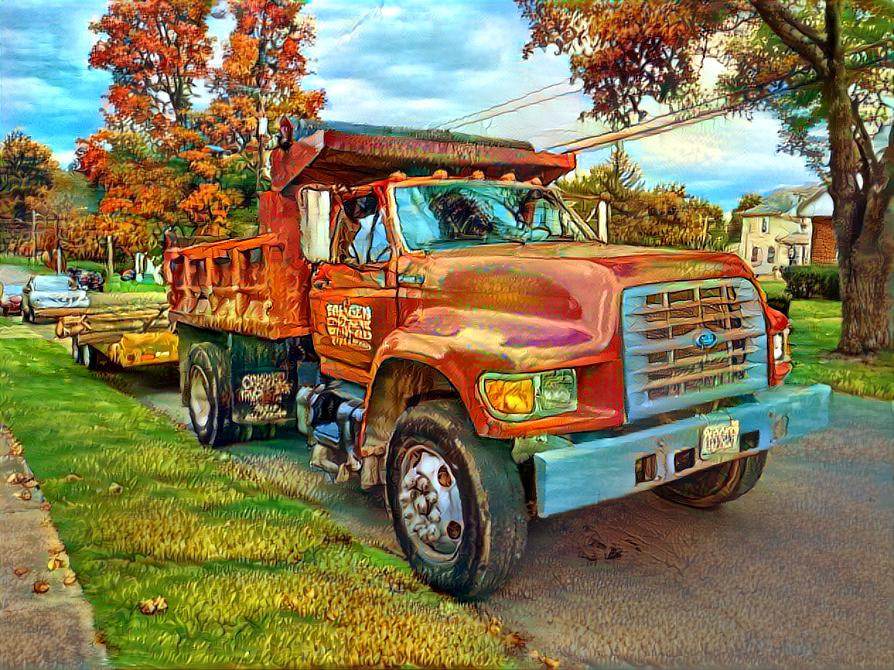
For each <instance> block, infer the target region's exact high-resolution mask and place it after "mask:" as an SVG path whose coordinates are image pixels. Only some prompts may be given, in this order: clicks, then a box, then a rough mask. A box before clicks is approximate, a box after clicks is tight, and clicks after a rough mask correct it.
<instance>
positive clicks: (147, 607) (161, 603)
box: [139, 596, 168, 616]
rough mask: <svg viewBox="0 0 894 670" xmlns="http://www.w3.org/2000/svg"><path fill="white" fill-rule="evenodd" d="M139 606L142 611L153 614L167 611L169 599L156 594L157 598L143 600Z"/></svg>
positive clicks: (148, 614) (149, 614)
mask: <svg viewBox="0 0 894 670" xmlns="http://www.w3.org/2000/svg"><path fill="white" fill-rule="evenodd" d="M139 607H140V612H142V613H143V614H145V615H147V616H153V615H155V614H161V613H163V612H166V611H167V609H168V601H167V600H165V599H164V597H162V596H156V597H155V598H149V599H148V600H141V601H140V605H139Z"/></svg>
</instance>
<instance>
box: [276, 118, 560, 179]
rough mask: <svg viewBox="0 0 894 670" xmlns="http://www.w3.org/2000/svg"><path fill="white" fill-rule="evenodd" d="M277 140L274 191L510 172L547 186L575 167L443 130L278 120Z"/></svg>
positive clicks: (511, 143) (512, 145)
mask: <svg viewBox="0 0 894 670" xmlns="http://www.w3.org/2000/svg"><path fill="white" fill-rule="evenodd" d="M280 136H281V139H282V138H283V137H284V139H285V141H284V142H282V143H281V146H279V147H278V148H277V149H275V150H274V151H273V156H272V159H271V164H272V165H271V167H272V171H271V174H272V185H271V186H272V189H273V190H274V191H281V190H282V189H284V188H286V187H287V186H289V185H291V184H299V185H302V184H323V185H327V186H329V185H345V186H357V185H360V184H367V183H370V182H374V181H378V180H382V179H386V178H387V177H388V176H389V175H390V174H392V173H394V172H398V171H400V172H403V173H405V174H407V175H409V176H422V175H429V174H431V173H432V172H433V171H434V170H446V171H447V173H448V174H449V175H451V176H464V175H470V174H471V173H472V172H473V171H475V170H481V171H482V172H483V173H484V174H485V176H487V177H490V178H498V177H500V176H502V175H503V174H505V173H507V172H513V173H515V175H516V176H517V177H518V178H519V179H520V180H529V179H533V178H534V177H537V178H539V179H540V180H541V181H542V182H543V183H544V184H548V183H550V182H552V181H554V180H555V179H558V178H559V177H561V176H562V175H563V174H565V173H566V172H568V171H570V170H573V169H574V166H575V163H576V161H575V157H574V155H573V154H552V153H549V152H538V151H534V148H533V146H532V145H531V144H530V143H528V142H522V141H518V140H507V139H499V138H492V137H482V136H479V135H467V134H464V133H454V132H450V131H446V130H422V129H419V130H417V129H413V128H402V127H391V126H367V125H359V124H350V123H337V122H326V123H324V122H321V121H307V120H305V119H302V120H300V121H294V122H293V121H291V120H286V119H284V120H283V121H282V122H281V124H280Z"/></svg>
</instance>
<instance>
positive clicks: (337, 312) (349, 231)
mask: <svg viewBox="0 0 894 670" xmlns="http://www.w3.org/2000/svg"><path fill="white" fill-rule="evenodd" d="M335 210H336V211H335V225H334V234H333V240H332V245H331V249H330V261H329V262H323V263H321V264H320V265H318V266H317V268H316V270H315V271H314V273H313V276H312V277H311V289H310V305H311V313H312V321H313V324H312V327H313V340H314V347H315V348H316V351H317V353H318V354H319V355H320V358H321V368H322V370H323V372H326V373H329V374H337V375H338V376H339V377H343V378H345V379H348V380H350V381H356V382H360V383H364V382H366V381H367V379H368V377H369V369H370V367H371V365H372V359H373V356H374V355H375V352H376V349H378V347H379V345H380V344H381V342H382V340H383V339H384V338H385V337H386V336H387V335H388V333H390V332H391V331H392V330H393V329H394V328H395V327H396V325H397V287H396V282H395V280H394V274H393V272H390V271H389V265H390V262H391V258H392V254H393V249H392V247H391V244H390V243H389V240H388V234H387V232H386V227H385V221H384V207H383V204H382V203H380V202H379V201H378V199H377V197H376V195H375V194H374V193H369V194H367V195H361V196H358V197H353V198H346V199H344V200H343V201H341V202H340V203H338V204H337V205H336V208H335Z"/></svg>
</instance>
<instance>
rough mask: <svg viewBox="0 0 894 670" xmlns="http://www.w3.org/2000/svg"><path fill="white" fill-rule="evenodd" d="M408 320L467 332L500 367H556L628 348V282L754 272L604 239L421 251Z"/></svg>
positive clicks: (438, 330)
mask: <svg viewBox="0 0 894 670" xmlns="http://www.w3.org/2000/svg"><path fill="white" fill-rule="evenodd" d="M403 272H404V273H406V274H416V275H422V278H423V283H422V286H421V288H420V289H419V290H418V291H413V292H411V293H410V294H408V295H411V296H413V297H412V298H410V299H408V301H407V304H406V307H407V309H405V310H404V314H406V315H407V316H406V321H405V324H404V327H405V328H407V329H408V330H410V331H412V332H415V333H420V334H422V333H425V334H428V335H434V336H439V337H450V338H458V340H461V341H462V342H463V343H464V344H463V345H462V346H467V347H469V348H470V349H471V350H472V351H475V352H478V353H479V354H482V355H486V357H487V358H488V359H489V360H488V362H487V364H488V365H489V366H490V367H491V368H492V369H493V368H494V366H496V369H501V368H503V369H510V368H518V367H519V366H523V367H525V368H529V369H537V368H542V369H548V368H550V367H553V366H556V365H576V364H587V363H591V362H596V361H597V360H605V359H607V358H612V357H616V356H617V355H618V354H619V349H618V342H617V337H616V336H617V334H618V320H619V316H620V299H621V294H622V292H623V290H624V289H625V288H626V287H628V286H639V285H644V284H655V283H660V282H670V281H685V280H698V279H708V278H717V277H746V278H749V279H751V278H752V277H753V274H752V272H751V270H750V269H749V268H748V266H747V265H745V264H744V263H743V262H742V260H741V259H739V258H738V257H737V256H734V255H732V254H726V253H715V252H705V251H680V250H669V249H651V248H640V247H629V246H617V245H605V244H601V243H595V242H594V243H580V242H568V243H533V244H526V245H521V244H499V245H486V246H485V245H483V246H478V247H470V248H463V249H453V250H449V251H441V252H433V253H430V254H426V255H425V256H424V257H416V258H414V259H413V260H412V261H410V265H409V266H408V267H407V268H406V269H405V270H403Z"/></svg>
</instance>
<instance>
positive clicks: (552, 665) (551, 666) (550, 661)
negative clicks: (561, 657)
mask: <svg viewBox="0 0 894 670" xmlns="http://www.w3.org/2000/svg"><path fill="white" fill-rule="evenodd" d="M529 656H530V657H531V658H533V659H534V660H535V661H538V662H540V663H543V666H544V667H545V668H546V669H547V670H556V669H557V668H558V667H559V661H558V660H557V659H555V658H550V657H549V656H544V655H543V654H541V653H540V652H539V651H537V650H536V649H533V650H532V651H531V653H530V654H529Z"/></svg>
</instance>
